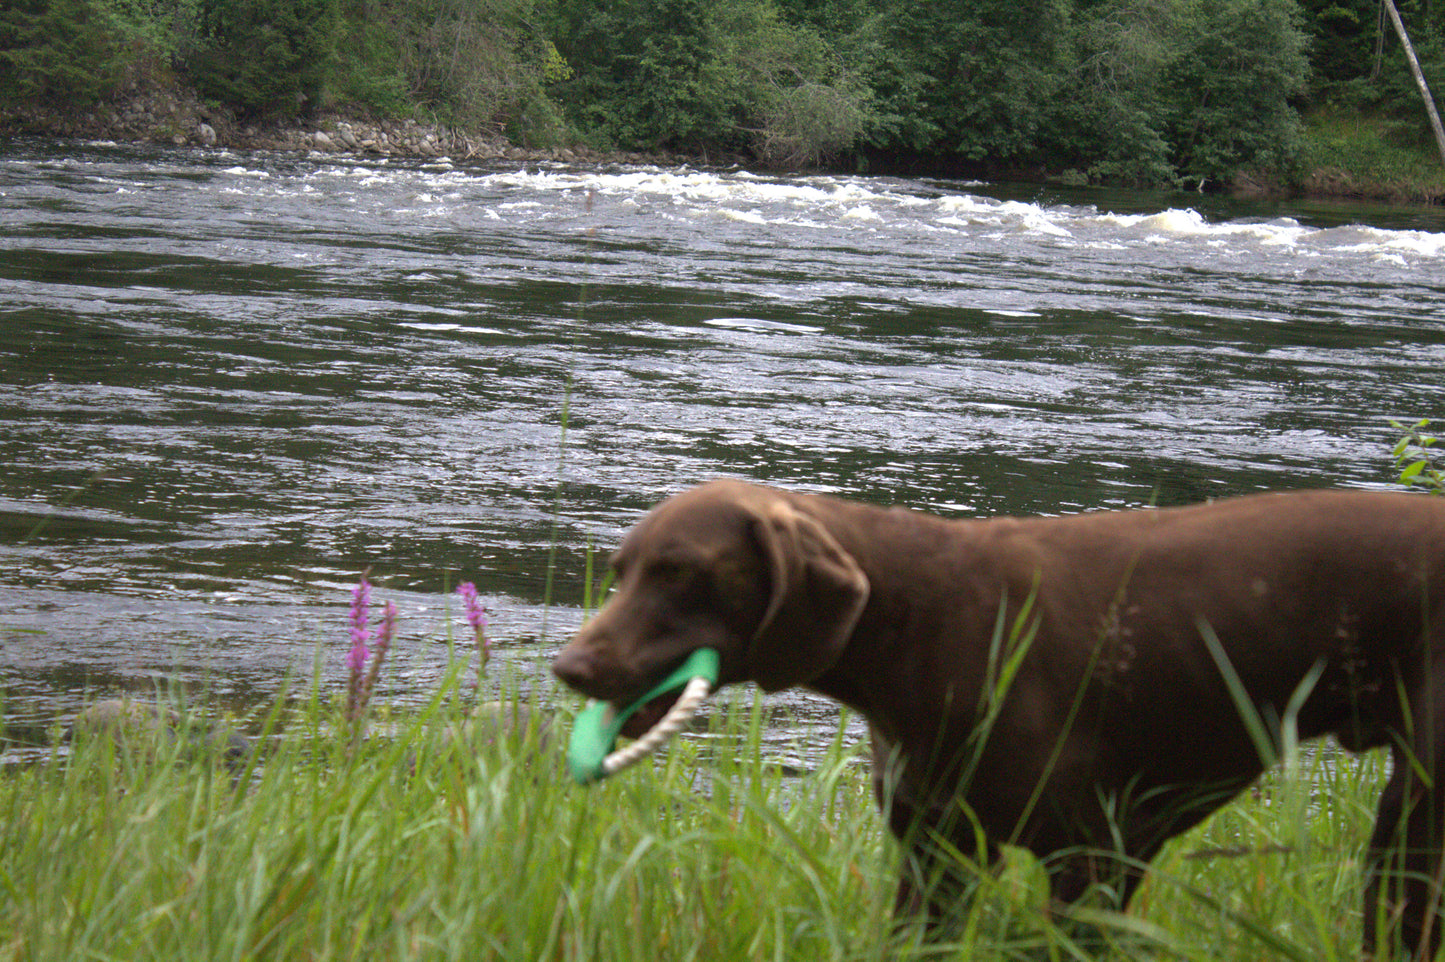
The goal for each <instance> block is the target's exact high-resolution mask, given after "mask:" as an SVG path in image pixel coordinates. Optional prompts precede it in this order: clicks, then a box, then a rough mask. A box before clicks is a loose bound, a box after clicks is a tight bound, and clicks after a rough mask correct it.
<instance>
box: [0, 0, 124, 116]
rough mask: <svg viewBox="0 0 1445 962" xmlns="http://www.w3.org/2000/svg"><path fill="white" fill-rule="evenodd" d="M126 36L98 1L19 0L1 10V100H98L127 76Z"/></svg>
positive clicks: (85, 102) (59, 102)
mask: <svg viewBox="0 0 1445 962" xmlns="http://www.w3.org/2000/svg"><path fill="white" fill-rule="evenodd" d="M123 36H124V34H123V31H122V30H121V29H119V25H118V24H117V23H116V22H115V18H114V17H113V16H112V14H111V12H110V10H109V9H108V8H107V7H105V6H104V5H103V4H101V3H100V2H99V0H19V2H16V3H14V4H13V5H12V6H9V7H8V9H5V10H3V11H0V101H8V102H11V103H25V102H41V103H50V104H54V105H57V106H59V105H64V104H71V105H79V106H86V105H89V104H93V103H95V102H96V101H98V100H100V99H101V98H102V97H104V96H106V95H107V94H109V93H110V92H111V91H112V90H113V89H114V88H115V87H116V85H117V84H118V83H119V82H120V79H121V77H122V76H123V75H124V69H125V62H126V58H125V56H124V54H125V47H124V45H123V42H122V40H123Z"/></svg>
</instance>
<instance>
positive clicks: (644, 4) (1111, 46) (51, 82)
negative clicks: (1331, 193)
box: [0, 0, 1445, 184]
mask: <svg viewBox="0 0 1445 962" xmlns="http://www.w3.org/2000/svg"><path fill="white" fill-rule="evenodd" d="M1301 4H1303V6H1301ZM1400 6H1401V10H1402V13H1403V14H1404V16H1405V18H1406V20H1407V22H1408V23H1409V24H1410V27H1411V30H1412V33H1413V34H1414V36H1415V41H1416V46H1417V48H1418V49H1419V51H1420V53H1421V55H1422V59H1423V60H1424V61H1425V65H1426V71H1427V75H1429V76H1430V78H1431V80H1432V82H1434V83H1435V84H1436V85H1437V89H1439V88H1445V45H1442V42H1441V38H1442V36H1445V13H1442V11H1445V4H1434V5H1431V4H1430V3H1429V2H1428V0H1401V2H1400ZM1375 18H1376V4H1375V2H1374V0H607V2H602V0H12V2H11V3H10V4H9V5H8V6H7V7H5V9H4V10H3V11H0V100H3V101H6V102H9V103H12V104H13V103H25V102H38V101H42V100H46V99H49V100H51V101H54V102H58V103H64V104H86V103H93V102H95V101H97V100H99V99H101V98H104V97H106V96H109V95H110V94H111V93H113V92H114V91H115V90H116V89H117V88H118V87H119V86H121V85H122V84H123V83H124V82H125V81H126V80H127V78H133V77H134V76H135V75H136V74H137V72H138V68H139V67H140V66H142V65H149V66H151V67H154V66H157V65H159V66H161V67H163V68H164V69H166V70H172V69H173V70H174V71H175V73H176V74H177V75H178V76H180V77H181V78H182V79H187V78H188V79H189V80H190V81H191V82H192V83H193V84H194V85H195V86H196V87H197V88H198V89H199V90H200V91H201V92H202V93H203V94H204V95H205V96H207V97H209V98H211V99H213V100H215V101H217V102H219V103H220V104H222V105H225V106H228V107H230V108H231V109H233V110H234V111H236V112H237V113H238V114H240V115H242V116H247V115H252V116H269V117H274V118H284V117H289V116H294V115H296V114H299V113H303V112H306V111H308V110H311V109H314V108H316V107H319V106H328V105H341V106H347V107H349V108H351V109H360V110H362V111H364V112H368V113H371V114H377V115H383V116H397V115H406V114H423V115H426V116H427V117H429V118H436V119H440V120H443V121H446V122H449V123H453V124H457V125H459V126H463V127H467V128H471V129H477V128H485V127H491V128H493V129H497V130H505V131H506V133H507V135H508V136H510V137H512V138H514V139H516V140H518V141H521V142H524V143H527V144H530V145H545V144H551V143H559V142H563V141H567V140H573V139H579V138H580V139H584V140H590V141H592V142H594V143H596V144H599V145H615V146H621V147H629V148H657V147H670V148H678V149H683V150H691V151H697V152H700V153H703V154H705V155H706V154H710V153H711V152H714V151H747V152H751V153H752V154H753V156H755V157H757V158H759V159H761V160H762V161H764V162H766V163H770V164H774V165H779V166H796V165H808V164H816V163H820V162H824V161H827V160H830V159H836V158H841V157H842V156H843V155H845V154H847V153H848V152H850V151H870V152H872V153H874V154H877V155H881V156H885V157H893V158H896V157H906V158H918V157H923V158H926V159H929V160H932V161H936V162H944V163H947V162H973V163H978V164H986V165H992V166H994V167H995V168H997V167H998V166H999V165H1007V166H1012V167H1014V168H1019V167H1022V166H1025V165H1029V166H1035V167H1041V168H1045V169H1053V170H1065V169H1070V168H1071V169H1073V170H1075V171H1077V172H1078V174H1079V176H1080V177H1082V178H1084V179H1088V180H1094V181H1112V182H1126V183H1136V184H1161V183H1170V182H1173V183H1179V182H1182V181H1185V180H1188V181H1189V182H1190V183H1191V184H1195V183H1198V182H1199V181H1219V180H1223V179H1225V178H1228V177H1229V176H1230V175H1231V174H1232V172H1234V171H1237V170H1240V169H1242V168H1249V167H1252V166H1270V167H1273V168H1274V169H1276V170H1279V169H1281V168H1282V167H1285V166H1287V164H1288V162H1289V159H1290V158H1291V157H1292V156H1293V154H1294V153H1295V151H1296V148H1297V144H1298V139H1299V117H1298V109H1299V108H1300V107H1302V106H1304V105H1306V104H1308V103H1310V102H1315V103H1321V102H1325V101H1328V102H1329V103H1331V104H1332V105H1333V106H1334V108H1335V109H1336V110H1338V109H1341V106H1342V105H1343V109H1347V110H1348V109H1358V110H1365V111H1369V112H1371V113H1373V114H1375V115H1378V116H1384V117H1386V118H1389V119H1391V120H1392V121H1393V122H1395V123H1397V124H1398V126H1399V128H1400V130H1401V131H1402V136H1403V137H1404V138H1405V139H1409V138H1411V137H1413V138H1415V139H1417V140H1418V139H1420V138H1421V137H1423V136H1425V127H1424V124H1423V122H1422V121H1421V119H1420V117H1421V114H1420V111H1419V95H1418V92H1417V91H1416V90H1415V88H1414V84H1413V81H1412V80H1411V79H1410V77H1409V75H1408V73H1407V72H1406V71H1405V68H1404V64H1403V60H1402V58H1401V57H1400V56H1399V49H1398V44H1397V43H1396V42H1395V41H1394V38H1393V36H1392V35H1389V34H1386V35H1385V36H1384V37H1383V43H1382V44H1377V40H1380V39H1381V35H1380V30H1379V25H1378V23H1377V22H1376V19H1375ZM1310 56H1313V57H1314V61H1313V64H1312V63H1311V61H1310V59H1309V57H1310Z"/></svg>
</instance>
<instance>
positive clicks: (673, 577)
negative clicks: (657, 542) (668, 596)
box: [647, 559, 691, 584]
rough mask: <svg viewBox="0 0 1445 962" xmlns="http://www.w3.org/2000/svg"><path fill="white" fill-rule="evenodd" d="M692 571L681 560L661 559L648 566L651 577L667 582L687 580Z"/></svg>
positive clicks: (673, 582)
mask: <svg viewBox="0 0 1445 962" xmlns="http://www.w3.org/2000/svg"><path fill="white" fill-rule="evenodd" d="M690 573H691V569H690V568H688V566H687V565H685V564H683V563H682V562H680V561H669V560H667V559H659V560H657V561H654V562H652V563H651V564H649V565H648V566H647V574H648V576H649V577H651V578H653V579H655V580H657V581H662V582H666V583H667V584H677V583H679V582H683V581H686V580H687V579H688V576H689V575H690Z"/></svg>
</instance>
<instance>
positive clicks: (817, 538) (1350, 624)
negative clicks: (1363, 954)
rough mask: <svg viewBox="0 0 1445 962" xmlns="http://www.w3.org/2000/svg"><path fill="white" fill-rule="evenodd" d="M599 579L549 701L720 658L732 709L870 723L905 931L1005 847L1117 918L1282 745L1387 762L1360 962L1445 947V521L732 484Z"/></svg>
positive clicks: (1326, 507) (1441, 511)
mask: <svg viewBox="0 0 1445 962" xmlns="http://www.w3.org/2000/svg"><path fill="white" fill-rule="evenodd" d="M612 566H613V569H614V570H615V571H616V574H617V590H616V593H615V595H614V596H613V597H612V599H611V600H610V601H609V602H608V603H607V605H606V607H605V608H604V609H603V610H602V611H601V612H600V613H599V614H598V615H597V617H595V618H594V619H592V621H591V622H589V623H588V624H587V625H586V626H585V627H584V628H583V629H582V630H581V631H580V632H578V634H577V636H576V637H575V638H574V639H573V640H572V642H571V643H570V644H569V645H568V646H567V647H566V648H565V649H563V651H562V652H561V653H560V654H559V655H558V656H557V659H556V662H555V664H554V665H553V669H554V671H555V672H556V673H557V675H558V676H559V677H560V678H561V679H562V680H563V681H565V682H566V683H567V684H569V685H571V686H572V687H574V688H576V689H578V690H580V691H582V692H584V693H586V694H588V695H591V696H593V697H596V698H603V699H608V700H611V701H615V702H619V703H626V702H628V701H630V700H631V699H633V698H634V697H636V696H637V695H638V694H640V693H641V692H642V691H644V690H646V689H647V688H648V687H650V686H651V685H652V684H653V683H654V682H655V681H656V680H657V679H659V678H660V677H662V676H663V675H665V674H666V673H667V672H668V671H670V670H671V669H672V668H673V667H675V666H676V665H677V664H678V663H679V662H680V661H681V660H682V659H683V658H684V657H685V656H686V655H687V654H688V653H690V652H691V651H693V650H694V649H697V648H700V647H712V648H716V649H718V651H720V652H721V654H722V681H723V682H724V683H728V682H739V681H744V680H752V681H755V682H757V683H758V684H759V685H760V686H762V687H763V688H764V689H765V690H767V691H777V690H779V689H782V688H787V687H789V686H792V685H806V686H808V687H809V688H812V689H814V690H816V691H819V692H822V693H823V694H826V695H829V696H831V697H833V698H836V699H837V700H839V701H841V702H843V703H844V704H847V705H850V706H852V707H853V708H855V709H856V710H858V711H859V712H861V713H862V714H863V715H864V716H865V717H866V718H867V719H868V722H869V725H870V728H871V732H872V737H873V748H874V778H875V783H876V785H877V786H878V794H879V800H880V803H881V804H882V805H883V807H884V809H885V811H886V813H887V818H888V822H889V825H890V828H891V829H892V831H893V832H894V833H895V834H897V835H898V836H899V837H900V839H902V840H903V842H904V845H905V847H906V851H907V852H908V858H907V859H906V864H905V867H904V871H903V877H902V880H901V882H900V884H899V891H898V906H899V910H900V911H901V912H903V913H915V914H922V913H929V914H930V915H939V914H942V913H943V912H945V911H946V909H947V907H948V905H949V904H950V903H951V902H952V901H954V900H955V899H956V898H957V892H958V890H959V889H960V887H961V883H960V882H959V880H958V878H957V876H956V874H955V873H956V872H957V868H956V861H957V859H956V856H955V857H954V858H953V859H949V858H947V857H945V856H944V855H943V854H941V850H946V849H947V848H949V847H952V848H953V849H954V850H955V851H961V852H963V853H964V854H965V855H974V854H979V855H981V856H982V857H984V858H985V859H987V860H992V859H996V858H997V856H998V846H999V845H1000V844H1011V845H1020V846H1023V847H1025V848H1027V849H1029V850H1031V851H1032V852H1034V853H1035V854H1036V855H1038V856H1039V858H1041V859H1042V860H1043V861H1044V864H1045V866H1046V868H1047V869H1048V872H1049V875H1050V880H1051V885H1052V891H1053V894H1054V896H1055V898H1056V899H1058V900H1059V901H1061V902H1065V903H1068V902H1073V901H1075V900H1077V899H1079V898H1080V897H1081V896H1083V895H1084V894H1085V892H1086V891H1088V890H1089V889H1090V888H1091V887H1093V886H1095V885H1102V886H1105V887H1106V889H1105V891H1106V892H1108V893H1109V894H1111V895H1112V897H1113V898H1114V899H1116V900H1117V903H1118V904H1123V903H1125V902H1127V900H1128V898H1129V895H1130V893H1131V892H1132V891H1133V890H1134V888H1135V886H1136V885H1137V884H1138V882H1139V880H1140V878H1141V876H1142V873H1143V867H1144V866H1145V864H1146V863H1147V862H1148V861H1149V860H1150V859H1151V858H1152V857H1153V856H1154V855H1155V854H1156V853H1157V852H1158V851H1159V848H1160V846H1161V845H1163V843H1164V842H1165V841H1166V840H1167V839H1169V838H1170V837H1172V836H1174V835H1176V834H1178V833H1179V832H1182V831H1184V830H1185V829H1187V828H1189V827H1190V826H1192V825H1194V824H1196V823H1197V822H1199V821H1200V820H1201V819H1203V818H1204V817H1205V816H1207V815H1208V814H1209V813H1210V812H1212V811H1214V810H1215V809H1217V808H1219V807H1220V806H1221V805H1223V804H1224V803H1225V802H1227V801H1228V800H1229V799H1230V798H1232V797H1233V796H1234V795H1235V794H1236V793H1237V792H1239V791H1240V790H1241V789H1242V788H1244V787H1245V786H1247V785H1249V784H1250V783H1251V782H1252V781H1253V780H1254V779H1255V778H1256V777H1257V776H1258V775H1259V774H1260V773H1261V772H1262V771H1263V770H1264V768H1265V767H1266V766H1267V765H1268V764H1269V762H1270V760H1271V758H1270V755H1271V751H1272V748H1273V744H1277V739H1278V738H1279V737H1280V731H1281V724H1282V720H1290V721H1293V722H1294V723H1295V724H1296V726H1297V729H1298V734H1299V737H1300V738H1311V737H1315V736H1320V735H1325V734H1333V735H1335V736H1336V738H1338V740H1339V741H1340V743H1341V744H1342V745H1344V746H1345V747H1346V748H1348V749H1350V750H1353V751H1359V750H1361V749H1366V748H1372V747H1376V746H1383V745H1388V746H1389V747H1390V749H1391V751H1392V752H1393V758H1394V769H1393V775H1392V777H1391V778H1390V781H1389V784H1388V785H1387V786H1386V788H1385V791H1384V795H1383V797H1382V798H1381V800H1380V805H1379V811H1378V814H1377V819H1376V824H1375V830H1374V835H1373V837H1372V838H1371V839H1370V843H1369V863H1368V864H1369V868H1368V874H1367V878H1366V884H1365V941H1366V949H1367V951H1372V950H1373V948H1374V946H1375V945H1376V944H1385V943H1387V942H1393V941H1395V940H1398V943H1399V944H1400V945H1401V946H1402V947H1403V948H1404V949H1406V950H1407V951H1408V952H1410V953H1412V954H1414V955H1415V956H1417V957H1429V956H1432V955H1433V953H1434V951H1435V949H1436V947H1437V946H1438V945H1439V943H1440V927H1441V926H1440V920H1439V919H1437V912H1436V909H1437V906H1438V903H1439V889H1440V886H1441V878H1442V871H1445V870H1442V858H1441V848H1442V838H1441V833H1442V830H1445V782H1442V781H1441V780H1440V779H1437V777H1436V773H1437V772H1439V773H1441V774H1442V775H1445V765H1442V759H1445V499H1437V498H1431V497H1426V496H1417V495H1409V494H1383V493H1369V492H1343V491H1316V492H1300V493H1293V494H1266V495H1254V496H1250V497H1243V498H1236V499H1231V500H1226V501H1219V502H1215V503H1211V504H1205V505H1198V506H1194V507H1187V508H1175V509H1166V510H1141V511H1121V512H1100V513H1095V514H1084V515H1078V516H1074V517H1066V518H1028V519H1014V518H999V519H995V520H988V521H948V520H943V519H940V518H935V517H932V516H929V515H926V514H920V513H917V512H913V511H907V510H903V509H893V510H885V509H881V508H876V507H870V506H866V505H861V504H854V503H850V502H847V501H841V500H837V499H833V498H827V497H820V496H815V495H803V494H794V493H789V492H784V491H779V490H775V489H771V488H765V487H760V486H757V485H752V484H745V483H741V482H734V481H720V482H714V483H711V484H707V485H704V486H702V487H699V488H696V489H693V490H691V491H688V492H685V493H683V494H681V495H678V496H677V497H675V498H672V499H670V500H668V501H666V502H664V503H662V504H661V505H659V506H658V507H657V508H656V509H654V510H653V511H652V512H651V513H650V514H648V515H647V516H646V517H645V518H643V519H642V521H641V522H639V523H638V524H637V526H636V527H635V528H633V529H632V531H631V532H630V533H629V534H628V535H627V538H626V539H625V540H624V541H623V543H622V546H621V548H620V549H618V551H617V553H616V554H615V555H614V556H613V558H612ZM1437 656H1438V657H1439V658H1440V660H1439V661H1438V662H1437V661H1436V660H1435V659H1436V658H1437ZM980 832H981V834H982V837H983V838H985V839H986V840H987V841H986V843H985V844H984V846H983V848H984V851H983V852H981V853H980V852H979V848H980V846H979V843H978V842H977V841H976V839H977V838H979V837H980ZM940 842H944V843H948V844H947V845H940ZM951 863H952V864H954V865H955V867H954V868H950V864H951Z"/></svg>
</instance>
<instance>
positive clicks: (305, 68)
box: [188, 0, 338, 117]
mask: <svg viewBox="0 0 1445 962" xmlns="http://www.w3.org/2000/svg"><path fill="white" fill-rule="evenodd" d="M337 13H338V11H337V7H336V0H201V8H200V17H199V35H200V46H199V49H198V50H197V51H196V53H195V54H194V55H193V57H192V58H191V60H190V61H189V63H188V67H189V71H190V75H191V77H192V79H193V80H194V81H195V82H196V86H197V88H198V89H199V90H200V91H201V93H202V94H204V95H206V96H209V97H212V98H214V99H216V100H219V101H221V102H223V103H226V104H230V105H232V106H233V107H235V108H236V109H237V110H238V111H240V112H241V113H242V114H243V115H248V116H265V117H292V116H296V115H298V114H301V113H304V112H307V111H309V110H312V109H314V108H315V107H317V106H318V105H319V104H320V101H321V99H322V96H323V93H324V91H325V89H326V81H327V79H328V78H329V77H330V76H331V72H332V69H333V63H334V59H335V43H336V36H337V28H338V19H337Z"/></svg>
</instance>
